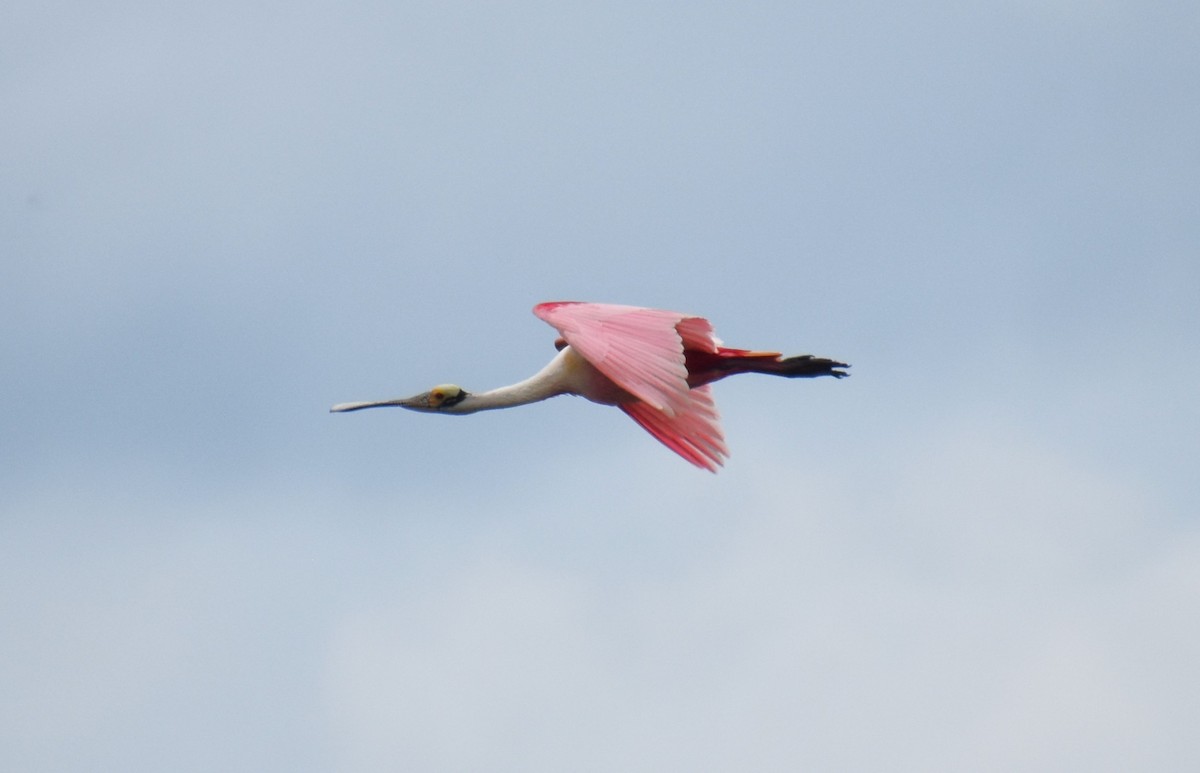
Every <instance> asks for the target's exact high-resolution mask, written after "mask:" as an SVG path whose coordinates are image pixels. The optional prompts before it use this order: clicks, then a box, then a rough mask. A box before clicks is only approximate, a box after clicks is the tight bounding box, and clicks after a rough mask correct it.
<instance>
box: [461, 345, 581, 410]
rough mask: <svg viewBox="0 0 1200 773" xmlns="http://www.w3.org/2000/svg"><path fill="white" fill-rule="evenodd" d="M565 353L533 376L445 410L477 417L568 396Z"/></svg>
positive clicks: (468, 397)
mask: <svg viewBox="0 0 1200 773" xmlns="http://www.w3.org/2000/svg"><path fill="white" fill-rule="evenodd" d="M566 352H567V350H565V349H564V350H563V351H561V352H559V353H558V356H556V357H555V358H554V359H553V360H550V362H549V364H547V365H546V367H544V368H542V369H541V370H540V371H538V372H537V373H536V374H534V375H533V376H530V377H529V378H527V379H525V380H524V381H518V382H517V383H515V384H510V385H509V386H503V387H499V388H497V389H492V390H489V391H487V392H479V393H478V394H476V393H469V394H467V396H466V397H464V398H463V399H462V401H461V402H459V403H458V404H457V405H454V406H453V407H451V408H448V409H446V411H445V412H446V413H475V412H476V411H491V410H495V409H497V408H512V407H513V406H516V405H528V404H529V403H536V402H539V401H541V400H545V399H547V398H549V397H555V396H557V395H561V394H565V393H567V392H569V391H571V390H570V387H569V386H568V385H567V383H566V380H565V378H564V376H565V371H566Z"/></svg>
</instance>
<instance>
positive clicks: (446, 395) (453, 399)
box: [329, 384, 471, 413]
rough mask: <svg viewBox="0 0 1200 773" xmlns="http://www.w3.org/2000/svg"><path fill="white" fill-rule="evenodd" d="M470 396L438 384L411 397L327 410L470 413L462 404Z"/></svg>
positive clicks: (464, 392)
mask: <svg viewBox="0 0 1200 773" xmlns="http://www.w3.org/2000/svg"><path fill="white" fill-rule="evenodd" d="M470 394H471V393H470V392H468V391H467V390H465V389H463V388H462V387H460V386H458V385H457V384H438V385H437V386H435V387H434V388H433V389H430V390H429V391H428V392H422V393H421V394H419V395H413V396H412V397H399V398H396V399H394V400H378V401H375V402H367V403H341V404H339V405H335V406H333V407H332V408H330V409H329V410H330V411H332V412H333V413H346V412H348V411H358V410H362V409H363V408H382V407H385V406H397V407H400V408H407V409H409V410H410V411H421V412H422V413H470V412H471V408H470V404H469V403H467V404H464V402H463V401H464V400H466V399H467V398H468V397H469V396H470Z"/></svg>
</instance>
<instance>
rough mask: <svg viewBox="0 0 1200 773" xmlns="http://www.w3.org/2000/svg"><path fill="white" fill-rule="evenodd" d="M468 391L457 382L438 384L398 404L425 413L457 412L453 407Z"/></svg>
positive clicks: (460, 401) (464, 397)
mask: <svg viewBox="0 0 1200 773" xmlns="http://www.w3.org/2000/svg"><path fill="white" fill-rule="evenodd" d="M469 394H470V393H469V392H468V391H467V390H465V389H463V388H462V387H460V386H459V385H458V384H438V385H437V386H435V387H434V388H433V389H430V390H429V391H428V392H422V393H421V394H419V395H414V396H413V397H406V398H404V399H402V400H400V401H399V403H400V405H401V406H403V407H405V408H408V409H410V410H414V411H425V412H426V413H458V411H455V410H454V409H455V407H456V406H458V405H459V404H460V403H462V401H463V400H465V399H466V398H467V395H469Z"/></svg>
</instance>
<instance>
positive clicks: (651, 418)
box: [331, 302, 849, 472]
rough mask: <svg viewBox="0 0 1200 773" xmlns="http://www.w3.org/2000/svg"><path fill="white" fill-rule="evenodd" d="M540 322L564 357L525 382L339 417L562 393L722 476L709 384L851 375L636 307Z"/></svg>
mask: <svg viewBox="0 0 1200 773" xmlns="http://www.w3.org/2000/svg"><path fill="white" fill-rule="evenodd" d="M533 311H534V314H536V315H537V316H538V317H540V318H541V319H543V320H545V321H546V322H548V323H550V324H551V325H553V326H554V327H555V328H557V329H558V331H559V333H560V334H561V335H562V338H560V339H559V340H558V342H556V346H557V347H558V349H559V351H558V354H557V355H555V357H554V359H552V360H551V361H550V362H549V364H547V365H546V367H544V368H542V370H540V371H539V372H538V373H536V374H534V375H533V376H531V377H529V378H528V379H525V380H524V381H521V382H518V383H516V384H512V385H510V386H506V387H500V388H498V389H493V390H491V391H488V392H480V393H471V392H467V391H465V390H463V389H461V388H460V387H458V386H455V385H453V384H444V385H442V386H438V387H434V388H433V389H431V390H430V391H428V392H424V393H422V394H420V395H417V396H415V397H410V398H401V399H395V400H381V401H375V402H363V403H342V404H340V405H335V406H333V408H332V409H331V410H333V411H334V412H346V411H356V410H360V409H362V408H376V407H382V406H400V407H403V408H408V409H410V410H417V411H424V412H429V413H446V414H457V415H461V414H469V413H475V412H477V411H486V410H493V409H497V408H511V407H513V406H517V405H526V404H528V403H534V402H538V401H541V400H545V399H547V398H550V397H555V396H557V395H562V394H575V395H579V396H581V397H585V398H587V399H588V400H591V401H592V402H595V403H600V404H603V405H615V406H618V407H620V408H621V410H623V411H624V412H625V413H626V414H628V415H629V416H630V417H631V418H632V419H633V420H634V421H636V422H637V423H638V424H640V425H641V426H642V427H643V428H644V429H645V430H646V431H648V432H649V433H650V434H651V435H654V437H656V438H657V439H658V440H659V441H661V442H662V443H663V444H665V445H666V446H667V447H668V448H670V449H671V450H673V451H675V452H676V453H678V454H679V455H680V456H682V457H683V458H685V459H687V460H688V461H689V462H691V463H692V464H694V465H696V466H698V467H702V468H704V469H708V470H711V471H713V472H716V470H717V468H718V467H719V466H720V465H721V464H722V463H723V462H724V460H725V458H726V457H727V456H728V455H729V451H728V449H727V448H726V447H725V440H724V436H723V434H722V432H721V426H720V421H719V417H718V414H717V409H716V405H715V403H714V402H713V399H712V393H711V390H710V388H709V386H708V385H709V384H710V383H712V382H713V381H717V380H719V379H722V378H725V377H726V376H731V375H734V374H736V373H768V374H772V375H777V376H786V377H789V378H796V377H812V376H835V377H838V378H841V377H843V376H846V375H847V374H846V373H845V372H843V371H840V370H836V369H837V368H845V367H849V366H848V365H845V364H844V363H840V362H835V361H833V360H827V359H821V358H816V357H812V356H810V355H801V356H799V357H789V358H783V357H782V356H781V355H780V354H779V353H778V352H755V351H748V350H745V349H729V348H726V347H724V346H721V342H720V340H719V339H717V338H716V336H715V335H713V329H712V325H711V324H710V323H709V322H708V320H706V319H704V318H702V317H696V316H692V315H689V314H680V313H678V312H672V311H661V310H658V309H645V308H640V307H637V306H615V305H611V304H603V303H578V302H552V303H542V304H539V305H537V306H535V307H534V310H533Z"/></svg>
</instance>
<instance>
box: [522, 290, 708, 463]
mask: <svg viewBox="0 0 1200 773" xmlns="http://www.w3.org/2000/svg"><path fill="white" fill-rule="evenodd" d="M533 313H534V314H536V315H537V316H538V317H540V318H541V319H543V320H545V321H546V322H548V323H550V324H551V325H553V326H554V327H555V328H557V329H558V331H559V333H561V334H562V337H563V338H565V339H566V341H567V343H569V344H570V345H571V347H572V348H573V349H574V350H575V351H577V352H578V353H579V354H581V355H582V356H583V358H584V359H586V360H587V361H588V362H590V363H591V364H592V365H594V366H595V367H596V369H597V370H599V371H600V372H601V373H603V374H604V375H606V376H608V377H609V378H610V379H612V380H613V382H614V383H616V384H617V385H618V386H620V387H621V388H622V389H624V390H625V391H626V392H629V393H630V394H632V395H633V396H635V397H637V398H638V399H639V400H641V401H642V402H641V403H633V404H630V405H623V406H621V408H622V410H624V411H625V412H626V413H627V414H629V415H630V417H632V418H633V420H634V421H636V422H637V423H638V424H640V425H642V427H644V428H645V429H646V430H647V431H648V432H649V433H650V434H651V435H654V437H656V438H658V439H659V440H660V441H662V442H663V443H664V444H666V446H667V447H668V448H670V449H671V450H673V451H675V452H676V453H678V454H679V455H680V456H682V457H683V458H685V459H687V460H688V461H689V462H691V463H692V464H695V465H697V466H700V467H704V468H706V469H709V470H715V469H716V466H717V465H719V464H721V463H722V461H723V458H724V457H725V456H728V453H729V452H728V451H727V450H726V449H725V443H724V438H723V436H722V434H721V426H720V423H719V418H718V416H717V410H716V406H715V405H714V403H713V400H712V395H711V394H710V393H709V392H708V390H707V389H689V388H688V383H687V376H688V372H687V366H686V365H685V360H684V354H683V350H684V348H685V347H686V348H687V349H695V350H699V351H706V352H713V353H715V352H716V351H717V347H718V346H719V345H720V343H721V342H720V341H719V340H717V338H716V336H714V335H713V329H712V325H711V324H710V323H709V322H708V320H706V319H704V318H702V317H694V316H691V315H688V314H680V313H679V312H674V311H660V310H658V309H644V308H640V307H637V306H614V305H610V304H605V303H576V302H555V303H542V304H538V305H537V306H535V307H534V309H533Z"/></svg>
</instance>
